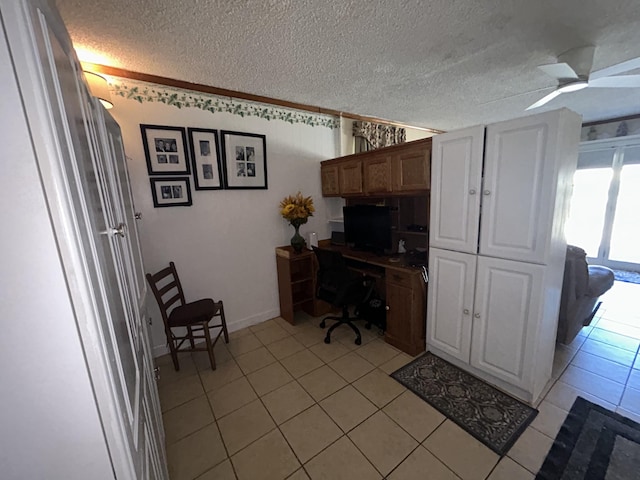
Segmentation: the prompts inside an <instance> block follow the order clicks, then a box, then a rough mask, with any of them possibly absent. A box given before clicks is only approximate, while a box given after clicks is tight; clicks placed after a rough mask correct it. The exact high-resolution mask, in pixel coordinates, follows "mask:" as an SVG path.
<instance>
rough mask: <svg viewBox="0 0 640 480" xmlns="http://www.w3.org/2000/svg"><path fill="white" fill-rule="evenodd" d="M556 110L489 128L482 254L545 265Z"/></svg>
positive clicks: (553, 190)
mask: <svg viewBox="0 0 640 480" xmlns="http://www.w3.org/2000/svg"><path fill="white" fill-rule="evenodd" d="M558 118H559V117H558V114H557V112H549V113H544V114H540V115H534V116H531V117H524V118H520V119H517V120H510V121H508V122H502V123H497V124H494V125H490V126H489V127H487V141H486V154H485V162H484V181H483V190H482V224H481V227H480V254H481V255H488V256H491V257H498V258H508V259H512V260H521V261H524V262H533V263H546V261H547V257H548V253H549V238H550V236H551V234H552V232H551V229H552V222H553V212H554V207H555V202H556V181H557V176H556V162H557V161H558V159H557V152H556V136H557V132H556V131H557V129H558Z"/></svg>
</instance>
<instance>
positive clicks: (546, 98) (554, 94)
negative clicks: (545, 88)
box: [526, 90, 562, 110]
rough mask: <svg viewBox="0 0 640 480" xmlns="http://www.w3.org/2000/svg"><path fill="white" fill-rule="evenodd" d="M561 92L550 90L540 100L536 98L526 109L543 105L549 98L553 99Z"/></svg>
mask: <svg viewBox="0 0 640 480" xmlns="http://www.w3.org/2000/svg"><path fill="white" fill-rule="evenodd" d="M561 93H562V92H560V91H559V90H554V91H553V92H551V93H550V94H548V95H546V96H544V97H542V98H541V99H540V100H538V101H537V102H536V103H534V104H533V105H529V106H528V107H527V108H526V110H533V109H534V108H538V107H541V106H543V105H545V104H546V103H549V102H550V101H551V100H553V99H554V98H556V97H557V96H558V95H560V94H561Z"/></svg>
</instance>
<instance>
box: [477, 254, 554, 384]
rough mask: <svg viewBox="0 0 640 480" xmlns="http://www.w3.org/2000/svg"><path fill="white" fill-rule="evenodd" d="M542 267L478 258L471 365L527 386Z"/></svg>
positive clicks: (532, 360)
mask: <svg viewBox="0 0 640 480" xmlns="http://www.w3.org/2000/svg"><path fill="white" fill-rule="evenodd" d="M543 276H544V267H543V266H542V265H534V264H531V263H523V262H514V261H511V260H502V259H498V258H490V257H482V256H479V257H478V273H477V280H476V295H475V305H474V311H473V339H472V345H471V365H472V366H474V367H476V368H478V369H480V370H482V371H484V372H487V373H489V374H491V375H493V376H494V377H496V378H499V379H502V380H504V381H506V382H508V383H509V384H511V385H514V386H517V387H520V388H523V389H525V390H530V388H531V383H532V378H533V377H532V375H533V365H535V364H536V362H538V361H540V359H536V356H535V355H536V353H537V335H538V328H539V325H540V318H541V315H542V311H541V310H542V308H541V305H542V304H543V300H542V298H543V295H544V293H543V288H542V282H543Z"/></svg>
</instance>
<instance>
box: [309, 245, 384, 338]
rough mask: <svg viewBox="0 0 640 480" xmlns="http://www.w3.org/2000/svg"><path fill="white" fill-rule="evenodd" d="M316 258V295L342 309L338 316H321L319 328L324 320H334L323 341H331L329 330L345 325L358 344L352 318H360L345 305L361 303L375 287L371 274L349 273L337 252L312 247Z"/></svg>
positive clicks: (324, 323)
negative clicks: (353, 333)
mask: <svg viewBox="0 0 640 480" xmlns="http://www.w3.org/2000/svg"><path fill="white" fill-rule="evenodd" d="M313 251H314V252H315V254H316V257H317V259H318V266H319V269H318V277H317V282H316V297H317V298H319V299H321V300H324V301H325V302H328V303H330V304H331V305H333V306H335V307H339V308H341V309H342V315H341V316H340V317H336V316H328V317H325V318H323V319H322V322H320V327H321V328H325V327H326V325H327V324H326V321H327V320H337V322H336V323H334V324H333V325H332V326H331V327H330V328H329V330H328V331H327V335H326V336H325V338H324V343H331V332H333V331H334V330H335V329H336V328H338V327H339V326H340V325H349V327H351V329H352V330H353V331H354V332H355V333H356V341H355V343H356V345H360V344H361V343H362V337H361V336H360V330H358V327H356V326H355V325H354V324H353V323H352V321H353V320H361V318H360V317H358V316H354V317H350V316H349V305H356V306H357V305H361V304H362V303H364V302H366V301H367V299H368V298H369V296H371V293H372V292H373V289H374V287H375V281H374V279H373V278H371V277H367V276H363V275H361V274H357V273H354V272H352V271H351V270H349V269H348V268H347V264H346V262H345V260H344V257H343V256H342V254H341V253H340V252H336V251H333V250H325V249H322V248H317V247H313Z"/></svg>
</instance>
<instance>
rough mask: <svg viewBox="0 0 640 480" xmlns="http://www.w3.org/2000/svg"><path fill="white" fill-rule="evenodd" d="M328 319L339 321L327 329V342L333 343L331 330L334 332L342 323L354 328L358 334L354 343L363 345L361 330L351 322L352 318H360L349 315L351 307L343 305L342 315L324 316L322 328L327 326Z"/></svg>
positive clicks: (325, 341) (325, 339)
mask: <svg viewBox="0 0 640 480" xmlns="http://www.w3.org/2000/svg"><path fill="white" fill-rule="evenodd" d="M327 320H337V321H336V323H334V324H333V325H331V327H329V330H327V335H326V336H325V337H324V343H327V344H328V343H331V332H333V331H334V330H335V329H336V328H338V327H339V326H340V325H348V326H349V327H351V330H353V331H354V332H355V334H356V340H355V342H354V343H355V344H356V345H362V336H361V335H360V330H358V327H356V326H355V325H354V324H353V323H351V322H352V320H358V318H353V317H350V316H349V309H348V307H347V306H343V307H342V316H341V317H336V316H329V317H324V318H323V319H322V321H321V322H320V328H326V326H327V323H326V321H327ZM369 328H370V327H369Z"/></svg>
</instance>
